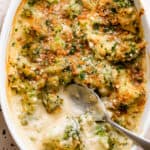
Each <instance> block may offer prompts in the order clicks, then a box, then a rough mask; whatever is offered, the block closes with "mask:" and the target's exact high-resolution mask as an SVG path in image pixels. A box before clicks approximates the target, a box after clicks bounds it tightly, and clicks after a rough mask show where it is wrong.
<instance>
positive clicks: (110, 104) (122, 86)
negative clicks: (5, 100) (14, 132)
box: [7, 0, 146, 150]
mask: <svg viewBox="0 0 150 150" xmlns="http://www.w3.org/2000/svg"><path fill="white" fill-rule="evenodd" d="M141 15H142V11H140V12H139V11H137V9H136V8H135V6H134V2H133V1H132V0H23V1H22V3H21V5H20V7H19V9H18V11H17V13H16V16H15V20H14V24H13V27H12V33H11V38H10V44H9V49H8V62H7V64H8V97H9V100H10V104H11V107H12V113H13V114H14V116H15V118H17V119H16V120H17V121H18V122H19V124H20V128H21V129H22V131H23V132H24V135H25V136H26V137H27V139H29V140H30V141H31V143H32V145H34V146H33V147H34V149H40V150H99V149H101V150H126V149H127V150H129V149H130V145H131V141H129V139H128V138H126V137H125V136H123V135H122V134H120V133H119V132H117V131H116V130H114V129H113V128H112V127H111V126H110V125H108V124H107V123H105V122H102V123H99V124H97V123H95V122H94V120H93V119H92V115H91V114H90V112H86V113H84V112H82V111H80V109H79V108H76V107H75V106H74V104H72V103H71V102H70V101H69V99H68V98H67V97H66V96H65V95H64V94H63V92H62V88H63V87H65V86H66V85H68V84H70V83H73V82H74V83H78V84H81V85H84V86H88V87H90V88H94V89H95V90H96V91H97V93H98V94H99V95H100V96H101V97H102V99H103V101H104V103H105V105H106V107H107V109H108V110H109V112H110V114H111V115H112V119H113V120H114V121H116V122H117V123H119V124H120V125H122V126H124V127H126V128H128V129H130V130H136V128H137V126H138V122H139V119H140V116H141V114H142V111H143V108H144V104H145V78H144V72H145V45H146V44H145V41H144V39H143V32H142V29H141V20H140V17H141ZM29 149H30V148H29ZM31 150H32V149H31Z"/></svg>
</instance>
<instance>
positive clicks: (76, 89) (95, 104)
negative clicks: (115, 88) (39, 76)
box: [65, 84, 150, 150]
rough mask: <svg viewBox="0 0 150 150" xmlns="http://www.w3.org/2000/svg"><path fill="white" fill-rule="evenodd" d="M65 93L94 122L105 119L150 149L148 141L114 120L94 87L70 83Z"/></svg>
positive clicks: (137, 142) (138, 143) (146, 149)
mask: <svg viewBox="0 0 150 150" xmlns="http://www.w3.org/2000/svg"><path fill="white" fill-rule="evenodd" d="M65 93H66V94H67V95H68V97H69V98H70V100H72V101H73V103H74V104H75V105H77V106H78V107H80V109H82V110H83V112H89V113H91V114H92V116H93V118H94V120H95V122H97V123H100V122H102V121H106V122H107V123H109V124H110V125H112V126H113V127H114V128H115V129H117V130H118V131H120V132H121V133H123V134H125V135H126V136H128V137H129V138H130V139H132V140H133V141H134V142H135V143H136V144H137V145H139V146H141V147H142V148H143V149H144V150H150V141H149V140H147V139H145V138H143V137H140V136H138V135H136V134H135V133H133V132H132V131H129V130H127V129H125V128H124V127H122V126H120V125H119V124H117V123H116V122H114V121H113V120H112V119H111V117H110V116H109V114H108V111H107V109H106V108H105V105H104V103H103V101H102V100H101V98H100V97H99V96H98V95H97V94H96V93H95V92H94V89H89V88H88V87H86V86H81V85H77V84H70V85H68V86H67V87H66V88H65Z"/></svg>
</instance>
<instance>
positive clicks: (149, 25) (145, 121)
mask: <svg viewBox="0 0 150 150" xmlns="http://www.w3.org/2000/svg"><path fill="white" fill-rule="evenodd" d="M135 1H136V4H137V8H140V7H141V6H142V7H143V8H144V9H145V14H144V16H143V18H142V20H143V28H144V32H145V39H146V41H147V43H148V45H147V50H146V53H147V104H146V107H145V110H144V113H143V117H142V119H141V124H140V130H139V131H140V133H141V135H145V134H146V133H147V131H148V128H149V127H150V117H149V116H150V109H149V108H150V69H149V68H150V63H149V59H150V57H149V52H150V9H149V6H150V1H148V0H144V1H142V2H141V4H139V3H138V2H137V0H135ZM20 2H21V0H13V1H11V4H10V7H9V9H8V13H7V15H6V18H5V21H4V24H3V28H2V33H1V37H0V71H1V74H0V96H1V106H2V110H3V114H4V117H5V120H6V123H7V125H8V128H9V130H10V132H11V134H12V137H13V138H14V139H15V141H16V143H17V144H18V146H19V148H20V149H21V150H27V149H28V148H27V147H26V144H24V142H23V139H22V137H21V136H20V135H18V132H17V129H16V127H15V124H14V122H13V119H12V117H11V111H10V109H9V104H8V100H7V88H6V81H7V79H6V78H7V76H6V55H7V54H6V49H7V44H8V40H9V34H10V31H11V25H12V22H13V18H14V16H15V12H16V10H17V8H18V6H19V4H20ZM133 149H134V150H135V149H136V148H135V147H134V148H133Z"/></svg>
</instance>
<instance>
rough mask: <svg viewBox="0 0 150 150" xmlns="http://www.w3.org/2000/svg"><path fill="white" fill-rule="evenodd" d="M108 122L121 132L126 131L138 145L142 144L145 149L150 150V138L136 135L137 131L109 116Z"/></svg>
mask: <svg viewBox="0 0 150 150" xmlns="http://www.w3.org/2000/svg"><path fill="white" fill-rule="evenodd" d="M107 121H108V123H110V124H111V125H112V126H113V127H115V128H116V129H118V130H119V131H120V132H122V133H124V134H125V135H126V136H128V137H129V138H130V139H132V140H133V141H134V142H135V143H136V144H137V145H139V146H141V147H142V148H143V149H144V150H150V140H148V139H145V138H143V137H140V136H138V135H136V134H135V133H133V132H131V131H129V130H127V129H125V128H123V127H122V126H120V125H119V124H117V123H115V122H114V121H112V120H111V119H108V118H107Z"/></svg>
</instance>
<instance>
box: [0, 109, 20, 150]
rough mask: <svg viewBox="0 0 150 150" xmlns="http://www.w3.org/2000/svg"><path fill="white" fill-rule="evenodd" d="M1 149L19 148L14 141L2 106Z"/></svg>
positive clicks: (0, 118) (0, 119)
mask: <svg viewBox="0 0 150 150" xmlns="http://www.w3.org/2000/svg"><path fill="white" fill-rule="evenodd" d="M0 150H19V149H18V148H17V146H16V144H15V142H14V141H13V139H12V137H11V135H10V134H9V131H8V129H7V126H6V124H5V121H4V119H3V115H2V111H1V108H0Z"/></svg>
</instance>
